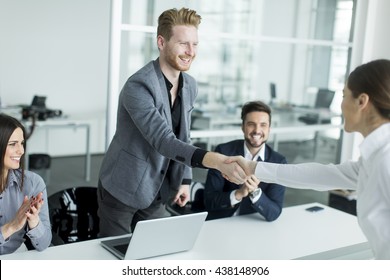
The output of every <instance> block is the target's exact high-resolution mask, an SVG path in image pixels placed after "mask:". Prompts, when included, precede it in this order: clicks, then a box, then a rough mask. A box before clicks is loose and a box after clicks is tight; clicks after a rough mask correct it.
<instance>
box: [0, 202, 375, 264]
mask: <svg viewBox="0 0 390 280" xmlns="http://www.w3.org/2000/svg"><path fill="white" fill-rule="evenodd" d="M314 205H319V206H322V207H324V210H322V211H320V212H315V213H311V212H308V211H306V210H305V209H306V208H308V207H310V206H314ZM178 230H180V229H178ZM100 241H101V239H95V240H90V241H84V242H76V243H71V244H66V245H60V246H56V247H49V248H47V249H46V250H44V251H43V252H37V251H28V252H21V253H13V254H9V255H3V256H0V259H44V260H50V259H51V260H66V259H68V260H82V259H84V260H95V259H96V260H98V259H104V260H110V259H111V260H114V259H116V258H115V257H114V256H113V255H112V254H111V253H109V252H108V251H106V250H105V249H104V248H102V247H101V245H100ZM361 252H363V254H361ZM367 252H368V253H367ZM312 256H313V257H312ZM349 256H351V257H352V258H355V257H356V258H361V257H362V258H370V250H369V248H368V245H367V240H366V238H365V236H364V235H363V233H362V231H361V230H360V227H359V226H358V223H357V218H356V217H355V216H353V215H350V214H347V213H344V212H341V211H339V210H336V209H333V208H330V207H328V206H325V205H321V204H319V203H310V204H305V205H299V206H292V207H287V208H284V209H283V212H282V214H281V215H280V217H279V218H278V219H277V220H276V221H274V222H266V221H264V220H263V219H261V217H260V216H259V215H258V214H251V215H246V216H236V217H231V218H226V219H218V220H212V221H206V222H205V223H204V225H203V228H202V230H201V232H200V234H199V236H198V239H197V241H196V243H195V245H194V247H193V249H192V250H190V251H187V252H181V253H176V254H171V255H166V256H160V257H157V258H154V259H180V260H188V259H199V260H211V259H219V260H223V259H225V260H234V259H241V260H244V259H252V260H253V259H266V260H288V259H296V258H303V259H305V258H308V259H311V258H313V259H343V258H349Z"/></svg>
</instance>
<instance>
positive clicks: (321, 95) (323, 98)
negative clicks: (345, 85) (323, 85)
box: [314, 89, 335, 108]
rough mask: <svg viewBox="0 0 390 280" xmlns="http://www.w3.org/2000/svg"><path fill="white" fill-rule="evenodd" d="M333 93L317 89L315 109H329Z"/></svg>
mask: <svg viewBox="0 0 390 280" xmlns="http://www.w3.org/2000/svg"><path fill="white" fill-rule="evenodd" d="M334 95H335V92H334V91H333V90H329V89H319V90H318V92H317V97H316V103H315V104H314V107H315V108H329V107H330V105H331V104H332V101H333V97H334Z"/></svg>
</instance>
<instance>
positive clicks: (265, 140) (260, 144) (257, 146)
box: [245, 135, 268, 148]
mask: <svg viewBox="0 0 390 280" xmlns="http://www.w3.org/2000/svg"><path fill="white" fill-rule="evenodd" d="M267 140H268V139H265V138H264V135H263V137H262V140H261V141H260V143H259V144H257V143H258V141H254V142H255V143H252V141H251V139H250V138H248V137H245V142H246V143H247V145H248V146H249V147H251V148H260V147H261V146H262V145H263V144H265V143H266V142H267Z"/></svg>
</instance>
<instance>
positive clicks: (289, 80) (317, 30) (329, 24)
mask: <svg viewBox="0 0 390 280" xmlns="http://www.w3.org/2000/svg"><path fill="white" fill-rule="evenodd" d="M113 2H114V3H115V2H116V4H115V5H114V6H116V9H117V13H116V16H115V13H113V14H114V16H115V17H116V20H117V21H118V24H117V25H115V24H114V33H115V34H116V35H115V36H112V39H113V40H116V41H118V42H120V44H118V47H117V48H115V47H112V52H113V53H112V57H114V58H115V57H116V58H117V59H116V60H115V59H114V60H113V61H114V62H115V61H117V63H112V66H111V70H112V72H116V73H117V75H112V76H111V81H110V82H111V84H115V85H116V88H115V87H114V88H115V91H116V92H110V93H109V94H111V95H114V98H113V100H115V98H116V96H117V94H118V92H117V91H119V90H120V88H121V87H122V85H123V84H124V82H125V81H126V79H127V78H128V77H129V76H130V75H131V74H132V73H134V72H135V71H137V70H138V69H139V68H141V67H142V66H143V65H145V64H146V63H147V62H149V61H150V60H154V59H156V58H157V57H158V49H157V46H156V26H157V18H158V16H159V15H160V14H161V12H162V11H164V10H166V9H169V8H172V7H176V8H181V7H183V6H185V7H188V8H191V9H195V10H196V11H197V12H198V13H199V14H200V15H201V16H202V23H201V25H200V27H199V38H200V43H199V51H198V55H197V58H196V60H195V62H194V63H193V64H192V67H191V70H190V71H189V73H190V74H191V75H192V76H194V77H195V78H196V79H197V81H198V83H199V96H198V99H197V104H196V108H197V109H199V110H201V111H204V112H208V111H217V112H218V113H221V114H225V113H226V114H228V113H235V111H236V109H237V108H239V106H240V105H241V104H243V103H244V102H246V101H249V100H254V99H260V100H263V101H265V102H270V101H271V94H270V84H271V83H273V84H275V85H276V99H275V100H273V101H274V102H275V103H277V104H279V105H283V104H288V105H313V103H314V100H315V94H316V92H317V90H318V89H320V88H321V89H322V88H326V89H331V90H333V91H335V92H336V94H335V98H334V101H333V104H332V106H331V109H332V110H333V111H335V112H336V113H337V112H340V109H339V107H340V102H341V97H340V96H341V90H342V88H343V86H344V82H345V77H346V74H347V73H348V72H349V69H348V65H349V53H350V51H351V46H352V38H351V35H350V34H351V29H352V20H353V11H354V2H355V1H353V0H240V1H236V0H213V1H209V0H193V1H191V0H188V1H182V0H180V1H179V0H176V1H175V0H165V1H157V0H144V1H139V0H123V1H122V0H116V1H113ZM115 28H117V29H120V31H118V30H116V29H115ZM115 30H116V32H115ZM118 42H117V43H118ZM112 108H115V106H112ZM113 115H115V114H113ZM338 124H340V122H339V123H338ZM301 125H304V123H301ZM231 128H232V127H229V129H231ZM214 129H215V128H214ZM338 135H340V134H338ZM338 137H339V136H337V139H338Z"/></svg>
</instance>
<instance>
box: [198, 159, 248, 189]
mask: <svg viewBox="0 0 390 280" xmlns="http://www.w3.org/2000/svg"><path fill="white" fill-rule="evenodd" d="M232 158H233V160H230V161H229V159H230V157H227V156H225V155H222V154H219V153H214V152H207V153H206V155H205V157H204V158H203V162H202V164H203V165H204V166H206V167H208V168H214V169H217V170H219V171H220V172H221V173H222V176H223V177H224V178H225V179H226V180H228V181H230V182H232V183H235V184H237V185H240V184H243V183H244V182H245V180H246V177H247V176H246V173H245V171H244V169H243V168H242V167H240V165H239V164H238V160H239V159H236V157H232Z"/></svg>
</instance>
